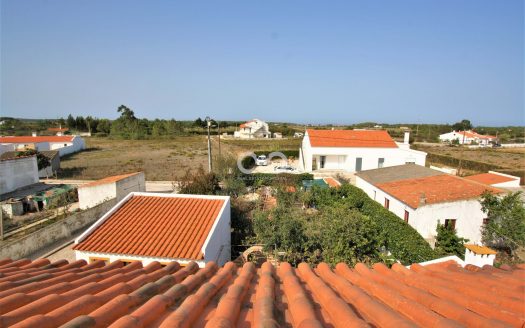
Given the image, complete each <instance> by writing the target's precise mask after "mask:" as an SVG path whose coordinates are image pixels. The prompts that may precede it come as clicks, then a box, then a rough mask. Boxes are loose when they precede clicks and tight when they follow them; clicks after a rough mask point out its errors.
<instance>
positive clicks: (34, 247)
mask: <svg viewBox="0 0 525 328" xmlns="http://www.w3.org/2000/svg"><path fill="white" fill-rule="evenodd" d="M115 204H116V200H115V199H113V200H109V201H107V202H105V203H102V204H100V205H98V206H95V207H92V208H90V209H88V210H85V211H82V212H78V213H74V214H71V215H70V216H68V217H67V218H65V219H62V220H60V221H58V222H55V223H52V224H49V225H46V226H44V227H42V228H41V229H39V230H37V231H35V232H32V233H30V234H28V235H25V236H21V237H16V236H14V237H11V238H9V239H7V240H4V241H0V259H3V258H11V259H13V260H17V259H20V258H24V257H26V256H28V255H30V254H32V253H35V252H38V251H39V250H41V249H42V248H44V247H47V246H49V245H52V244H53V243H55V242H57V241H59V240H61V239H67V238H68V237H71V235H73V234H74V233H76V232H79V231H81V230H83V229H87V228H88V227H89V225H91V224H92V223H94V222H95V221H96V220H98V219H99V218H100V217H102V215H104V213H106V212H107V211H109V210H110V209H111V208H112V207H113V206H115Z"/></svg>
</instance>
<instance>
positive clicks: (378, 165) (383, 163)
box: [377, 158, 385, 168]
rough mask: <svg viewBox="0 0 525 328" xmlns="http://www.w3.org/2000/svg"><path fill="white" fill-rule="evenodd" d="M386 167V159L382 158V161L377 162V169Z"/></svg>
mask: <svg viewBox="0 0 525 328" xmlns="http://www.w3.org/2000/svg"><path fill="white" fill-rule="evenodd" d="M384 165H385V159H384V158H380V159H378V160H377V167H378V168H382V167H383V166H384Z"/></svg>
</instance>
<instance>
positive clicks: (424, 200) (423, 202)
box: [419, 193, 427, 206]
mask: <svg viewBox="0 0 525 328" xmlns="http://www.w3.org/2000/svg"><path fill="white" fill-rule="evenodd" d="M426 204H427V196H425V193H422V194H421V195H419V206H425V205H426Z"/></svg>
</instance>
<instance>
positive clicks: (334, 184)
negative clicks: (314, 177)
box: [323, 177, 341, 188]
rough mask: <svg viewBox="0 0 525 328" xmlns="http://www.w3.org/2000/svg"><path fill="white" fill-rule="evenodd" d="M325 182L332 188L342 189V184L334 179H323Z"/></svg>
mask: <svg viewBox="0 0 525 328" xmlns="http://www.w3.org/2000/svg"><path fill="white" fill-rule="evenodd" d="M323 180H324V182H326V183H327V184H328V185H329V186H330V187H331V188H337V187H341V182H339V181H337V180H336V179H334V178H330V177H328V178H323Z"/></svg>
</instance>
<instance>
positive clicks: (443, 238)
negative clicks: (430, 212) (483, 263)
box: [434, 222, 468, 259]
mask: <svg viewBox="0 0 525 328" xmlns="http://www.w3.org/2000/svg"><path fill="white" fill-rule="evenodd" d="M436 231H437V236H436V245H435V248H434V251H435V252H436V255H438V256H445V255H456V256H458V257H459V258H462V259H464V258H465V246H464V244H465V243H466V242H468V239H465V238H462V237H459V236H458V235H457V233H456V230H455V229H453V228H452V227H445V225H444V224H440V223H439V222H438V225H437V228H436Z"/></svg>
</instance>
